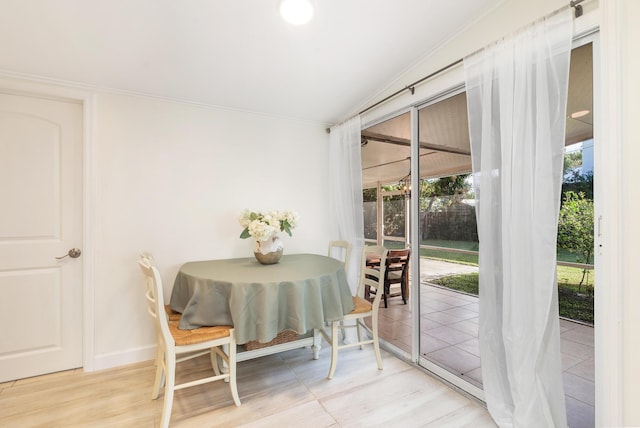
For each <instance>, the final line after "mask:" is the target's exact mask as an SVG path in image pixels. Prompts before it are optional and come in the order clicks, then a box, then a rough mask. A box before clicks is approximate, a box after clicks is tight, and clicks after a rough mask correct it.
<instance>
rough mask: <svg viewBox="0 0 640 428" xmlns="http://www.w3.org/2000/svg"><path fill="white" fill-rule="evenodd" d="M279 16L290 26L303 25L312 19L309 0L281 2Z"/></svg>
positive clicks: (282, 0)
mask: <svg viewBox="0 0 640 428" xmlns="http://www.w3.org/2000/svg"><path fill="white" fill-rule="evenodd" d="M280 15H282V18H284V20H285V21H287V22H288V23H289V24H292V25H304V24H306V23H307V22H309V21H310V20H311V18H312V17H313V5H312V4H311V1H310V0H281V1H280Z"/></svg>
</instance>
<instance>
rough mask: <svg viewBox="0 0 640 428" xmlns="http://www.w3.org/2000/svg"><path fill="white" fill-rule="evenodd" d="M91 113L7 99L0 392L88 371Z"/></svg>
mask: <svg viewBox="0 0 640 428" xmlns="http://www.w3.org/2000/svg"><path fill="white" fill-rule="evenodd" d="M82 129H83V126H82V105H81V104H80V103H76V102H70V101H64V100H52V99H45V98H38V97H33V96H24V95H14V94H7V93H3V92H2V91H0V206H1V209H0V302H2V305H1V307H0V326H1V327H0V382H3V381H7V380H13V379H20V378H24V377H29V376H35V375H39V374H43V373H51V372H55V371H60V370H67V369H71V368H76V367H80V366H82V349H83V347H82V337H83V330H82V319H83V318H82V301H83V299H82V270H83V269H82V257H81V256H80V257H76V258H72V257H69V256H67V257H64V258H63V259H56V257H60V256H63V255H65V254H68V253H69V250H70V249H72V248H78V249H81V248H82V230H83V225H82V219H83V216H82Z"/></svg>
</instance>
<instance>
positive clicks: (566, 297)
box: [385, 239, 594, 324]
mask: <svg viewBox="0 0 640 428" xmlns="http://www.w3.org/2000/svg"><path fill="white" fill-rule="evenodd" d="M421 244H422V245H430V246H434V247H446V248H455V249H461V250H470V251H478V243H477V242H465V241H447V240H437V239H429V240H424V241H422V242H421ZM385 246H386V247H387V248H401V247H402V246H403V245H402V243H401V242H393V241H387V242H385ZM420 257H426V258H430V259H436V260H445V261H450V262H455V263H462V264H470V265H475V266H477V265H478V255H477V254H460V253H455V252H450V251H440V250H425V249H421V250H420ZM558 260H559V261H567V262H580V261H581V260H580V259H579V258H578V256H576V255H575V254H573V253H570V252H568V251H565V250H558ZM581 278H582V269H579V268H572V267H566V266H558V300H559V307H560V316H561V317H565V318H569V319H573V320H577V321H583V322H586V323H590V324H593V286H594V284H593V271H592V270H590V271H587V276H586V278H585V281H584V283H583V284H582V285H581V286H579V284H580V280H581ZM433 282H434V283H436V284H438V285H441V286H443V287H447V288H451V289H454V290H459V291H464V292H466V293H469V294H474V295H478V274H477V273H475V274H466V275H454V276H449V277H443V278H440V279H438V280H436V281H433Z"/></svg>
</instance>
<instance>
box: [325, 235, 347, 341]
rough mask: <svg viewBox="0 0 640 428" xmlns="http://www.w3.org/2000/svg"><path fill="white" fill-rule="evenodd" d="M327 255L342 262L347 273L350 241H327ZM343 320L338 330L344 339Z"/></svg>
mask: <svg viewBox="0 0 640 428" xmlns="http://www.w3.org/2000/svg"><path fill="white" fill-rule="evenodd" d="M327 255H328V256H329V257H332V258H334V259H336V260H339V261H341V262H342V266H343V267H344V273H345V275H348V273H347V272H348V270H349V256H350V255H351V243H350V242H349V241H344V240H333V241H329V251H328V253H327ZM342 324H344V322H342V321H341V322H340V325H341V327H340V331H342V340H344V339H346V336H345V330H344V328H343V327H342Z"/></svg>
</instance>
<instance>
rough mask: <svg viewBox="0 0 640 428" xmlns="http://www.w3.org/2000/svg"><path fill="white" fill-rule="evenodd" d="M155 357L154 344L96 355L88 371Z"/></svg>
mask: <svg viewBox="0 0 640 428" xmlns="http://www.w3.org/2000/svg"><path fill="white" fill-rule="evenodd" d="M155 357H156V345H149V346H144V347H141V348H134V349H127V350H125V351H120V352H112V353H108V354H101V355H96V356H95V358H94V361H93V370H89V371H94V370H103V369H110V368H113V367H119V366H125V365H127V364H134V363H139V362H141V361H149V360H153V359H155Z"/></svg>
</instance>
